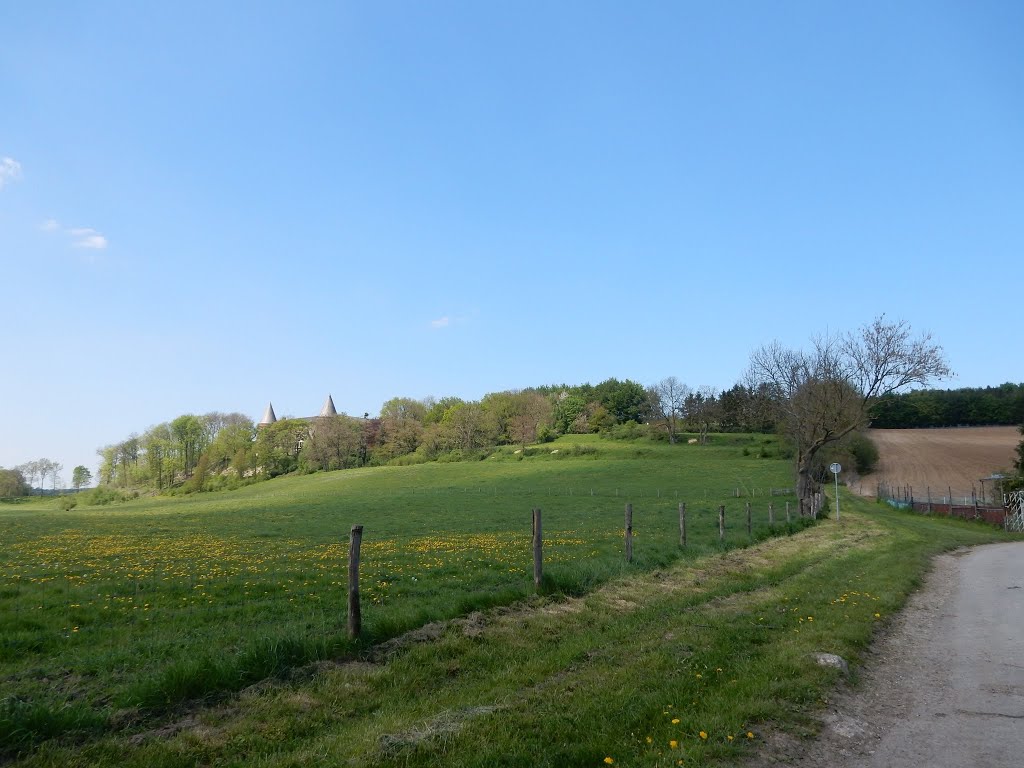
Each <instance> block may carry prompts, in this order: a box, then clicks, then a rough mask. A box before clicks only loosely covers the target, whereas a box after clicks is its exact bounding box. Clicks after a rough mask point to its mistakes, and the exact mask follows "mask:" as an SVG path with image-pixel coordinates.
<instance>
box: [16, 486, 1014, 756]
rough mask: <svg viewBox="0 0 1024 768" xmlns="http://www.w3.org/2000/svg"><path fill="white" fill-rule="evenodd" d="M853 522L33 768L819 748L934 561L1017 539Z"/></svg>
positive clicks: (404, 651)
mask: <svg viewBox="0 0 1024 768" xmlns="http://www.w3.org/2000/svg"><path fill="white" fill-rule="evenodd" d="M843 505H844V506H843V521H842V524H841V525H840V524H837V523H835V521H833V520H826V521H823V522H822V523H821V524H819V525H817V526H815V527H812V528H809V529H807V530H805V531H803V532H801V533H798V534H796V535H794V536H791V537H783V538H774V539H770V540H767V541H763V542H761V543H759V544H757V545H755V546H752V547H749V548H746V549H737V550H731V551H728V552H725V553H721V554H711V555H707V556H703V557H700V558H698V559H690V560H685V561H679V562H677V563H675V564H672V565H669V566H667V567H665V568H661V569H657V570H653V571H649V572H646V573H631V574H627V575H624V576H619V577H617V578H614V579H611V580H610V581H608V582H607V583H606V584H605V585H604V586H602V587H599V588H597V589H595V590H594V591H592V592H590V593H589V594H587V595H585V596H582V597H562V598H553V597H544V596H535V597H531V598H529V599H527V600H525V601H522V602H519V603H517V604H515V605H509V606H501V607H496V608H491V609H488V610H484V611H477V612H473V613H471V614H469V615H468V616H463V617H460V618H457V619H454V620H449V621H445V622H434V623H430V624H427V625H426V626H423V627H420V628H419V629H417V630H416V631H414V632H410V633H407V634H405V635H402V636H400V637H397V638H394V639H393V640H391V641H389V642H386V643H380V644H377V645H375V646H373V647H370V648H366V649H365V650H364V652H363V654H362V656H361V657H360V658H359V659H358V660H355V661H340V662H335V661H321V662H318V663H316V664H312V665H307V666H305V667H302V668H300V669H296V670H293V671H292V672H291V673H290V674H288V675H286V676H285V677H283V678H279V679H276V680H265V681H263V682H260V683H258V684H256V685H254V686H250V687H249V688H247V689H245V690H243V691H241V692H240V693H239V694H237V695H236V696H234V697H232V698H230V699H227V700H224V701H221V702H220V703H217V704H214V705H211V706H206V707H203V706H195V707H192V708H190V709H181V710H179V711H176V712H173V713H169V715H168V717H167V718H166V719H165V720H164V721H162V722H161V723H153V722H146V723H131V722H128V723H127V724H125V726H124V727H123V728H121V729H120V730H119V731H117V732H115V733H113V734H110V735H105V736H101V737H99V738H97V739H95V740H93V741H91V742H88V743H85V744H66V743H61V742H60V741H58V740H53V741H49V742H46V743H44V744H42V745H41V746H40V748H39V749H38V750H37V751H36V752H35V753H34V754H32V755H30V756H27V757H25V758H24V759H22V760H20V761H18V762H17V763H16V764H17V765H18V766H33V767H35V766H57V765H60V766H75V765H80V766H104V765H110V766H113V765H119V766H121V765H124V766H147V767H148V768H158V767H159V766H181V765H225V766H234V765H238V766H242V765H246V766H275V767H284V766H307V765H324V766H331V765H337V766H342V765H344V766H365V767H366V768H371V767H377V766H381V767H383V766H394V765H401V766H479V767H480V768H483V767H484V766H488V767H490V766H523V767H524V768H525V767H526V766H551V767H552V768H553V767H554V766H603V765H622V766H677V765H697V766H701V765H724V764H734V763H737V762H739V761H741V760H742V759H743V758H744V757H745V756H747V755H750V754H751V752H752V750H755V749H756V748H757V747H758V745H759V743H760V742H761V740H762V739H763V738H764V735H765V734H766V733H768V732H770V731H772V730H776V729H778V730H784V731H788V732H790V733H793V734H796V735H797V736H807V735H810V734H812V733H813V732H814V731H815V729H816V727H817V721H816V714H817V712H818V711H819V710H820V708H821V706H822V701H823V697H825V696H827V694H828V691H829V690H830V689H831V688H832V687H833V686H834V685H835V683H836V679H837V676H838V675H839V674H841V673H840V672H838V671H837V670H835V669H832V668H828V667H822V666H820V665H818V664H817V663H816V661H815V659H814V654H816V653H819V652H827V653H834V654H838V655H840V656H842V657H844V658H845V659H847V660H848V661H849V662H850V663H851V667H852V669H853V670H854V673H853V674H854V676H856V668H857V665H858V664H859V663H860V662H861V658H862V655H863V653H864V651H865V649H866V648H867V647H868V645H869V643H870V641H871V638H872V636H873V635H874V633H875V632H876V631H877V630H878V629H879V628H880V627H884V625H885V623H886V622H887V621H888V619H889V617H891V616H892V615H893V614H894V613H896V612H897V611H898V610H899V609H900V607H901V606H902V605H903V603H904V601H905V599H906V597H907V595H908V594H909V593H910V591H912V590H913V588H914V587H915V586H916V585H917V584H918V583H919V581H920V579H921V577H922V575H923V573H924V572H925V571H926V569H927V567H928V563H929V560H930V557H931V556H932V555H934V554H936V553H937V552H940V551H943V550H946V549H950V548H954V547H957V546H963V545H970V544H979V543H985V542H992V541H998V540H1005V539H1006V536H1005V535H1004V534H1002V533H1001V532H999V531H995V530H993V529H990V528H986V527H984V526H978V525H973V526H972V525H969V524H963V523H959V522H957V521H946V520H937V519H928V518H922V517H920V516H910V515H907V514H904V513H900V512H895V511H888V510H884V509H882V508H880V507H878V506H876V505H873V504H870V503H868V502H866V501H863V500H859V499H854V498H852V497H847V496H844V499H843Z"/></svg>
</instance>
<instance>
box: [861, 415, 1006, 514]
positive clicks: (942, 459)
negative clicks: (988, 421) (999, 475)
mask: <svg viewBox="0 0 1024 768" xmlns="http://www.w3.org/2000/svg"><path fill="white" fill-rule="evenodd" d="M868 436H869V437H870V438H871V439H872V440H874V441H875V444H876V445H877V446H878V453H879V462H878V469H877V471H875V472H873V473H872V474H870V475H867V476H865V477H864V478H863V479H862V480H861V482H860V483H859V488H858V484H856V483H855V484H854V486H853V489H854V490H859V491H860V492H861V493H863V494H864V495H866V496H873V495H874V494H875V490H876V488H877V487H878V484H879V483H887V484H889V485H892V486H896V487H902V486H905V485H909V486H912V487H913V489H914V495H915V496H917V497H918V498H924V495H925V493H926V490H927V489H928V488H931V493H932V494H933V496H936V497H938V496H945V495H946V493H947V490H946V489H947V488H950V487H951V488H952V489H953V495H954V496H969V495H970V493H971V487H972V486H974V487H976V488H977V489H978V492H979V493H980V492H981V484H980V483H979V482H978V481H979V479H980V478H983V477H984V478H987V477H989V475H991V474H992V473H993V472H998V471H1000V470H1002V471H1006V470H1008V469H1009V468H1010V467H1011V466H1012V464H1013V455H1014V448H1015V447H1016V446H1017V444H1018V443H1019V442H1020V441H1021V434H1020V432H1019V431H1018V430H1017V428H1016V427H956V428H953V429H872V430H869V431H868ZM990 489H991V485H990V484H989V483H986V491H988V490H990Z"/></svg>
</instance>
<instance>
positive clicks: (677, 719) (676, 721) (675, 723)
mask: <svg viewBox="0 0 1024 768" xmlns="http://www.w3.org/2000/svg"><path fill="white" fill-rule="evenodd" d="M672 725H679V718H678V717H673V718H672Z"/></svg>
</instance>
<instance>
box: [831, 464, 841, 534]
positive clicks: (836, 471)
mask: <svg viewBox="0 0 1024 768" xmlns="http://www.w3.org/2000/svg"><path fill="white" fill-rule="evenodd" d="M828 469H829V471H830V472H831V473H832V474H833V475H835V476H836V522H837V523H838V522H839V473H840V472H842V471H843V468H842V466H840V464H839V462H838V461H835V462H832V464H830V465H829V468H828Z"/></svg>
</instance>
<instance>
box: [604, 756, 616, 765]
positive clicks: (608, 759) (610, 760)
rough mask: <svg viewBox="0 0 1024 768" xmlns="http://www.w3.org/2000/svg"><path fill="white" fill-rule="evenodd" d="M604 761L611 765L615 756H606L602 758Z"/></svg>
mask: <svg viewBox="0 0 1024 768" xmlns="http://www.w3.org/2000/svg"><path fill="white" fill-rule="evenodd" d="M604 761H605V763H607V764H608V765H611V764H612V763H614V762H615V758H614V757H606V758H605V759H604Z"/></svg>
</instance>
